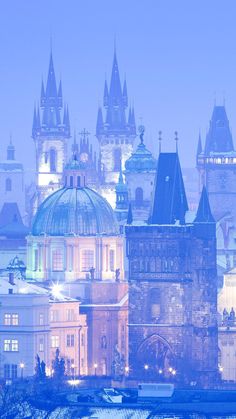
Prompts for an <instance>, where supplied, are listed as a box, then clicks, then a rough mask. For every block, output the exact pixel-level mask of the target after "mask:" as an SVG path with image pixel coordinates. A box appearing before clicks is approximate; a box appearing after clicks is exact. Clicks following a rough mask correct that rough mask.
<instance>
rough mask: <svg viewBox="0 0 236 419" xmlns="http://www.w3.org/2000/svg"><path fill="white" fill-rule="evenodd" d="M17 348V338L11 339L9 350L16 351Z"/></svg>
mask: <svg viewBox="0 0 236 419" xmlns="http://www.w3.org/2000/svg"><path fill="white" fill-rule="evenodd" d="M18 349H19V346H18V340H16V339H13V340H12V341H11V350H12V352H17V351H18Z"/></svg>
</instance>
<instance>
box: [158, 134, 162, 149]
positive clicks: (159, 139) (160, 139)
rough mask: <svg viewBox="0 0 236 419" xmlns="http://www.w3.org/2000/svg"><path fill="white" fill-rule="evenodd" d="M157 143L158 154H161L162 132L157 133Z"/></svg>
mask: <svg viewBox="0 0 236 419" xmlns="http://www.w3.org/2000/svg"><path fill="white" fill-rule="evenodd" d="M158 135H159V137H158V141H159V154H160V153H161V142H162V131H159V132H158Z"/></svg>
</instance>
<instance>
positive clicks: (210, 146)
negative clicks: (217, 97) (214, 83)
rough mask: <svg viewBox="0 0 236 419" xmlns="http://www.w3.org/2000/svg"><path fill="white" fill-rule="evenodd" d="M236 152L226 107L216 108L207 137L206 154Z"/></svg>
mask: <svg viewBox="0 0 236 419" xmlns="http://www.w3.org/2000/svg"><path fill="white" fill-rule="evenodd" d="M231 151H234V145H233V138H232V134H231V132H230V128H229V120H228V118H227V114H226V110H225V107H224V106H214V109H213V113H212V117H211V121H210V127H209V131H208V133H207V136H206V145H205V154H206V155H209V154H210V153H211V152H221V153H222V152H231Z"/></svg>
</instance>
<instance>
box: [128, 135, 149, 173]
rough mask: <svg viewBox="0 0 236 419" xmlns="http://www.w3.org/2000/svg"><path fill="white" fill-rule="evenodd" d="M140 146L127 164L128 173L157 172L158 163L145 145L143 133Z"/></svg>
mask: <svg viewBox="0 0 236 419" xmlns="http://www.w3.org/2000/svg"><path fill="white" fill-rule="evenodd" d="M140 140H141V142H140V144H139V145H138V147H137V149H136V151H135V152H134V153H132V155H131V157H130V158H129V159H128V160H126V162H125V169H126V172H152V171H154V170H156V167H157V161H156V159H154V157H153V155H152V153H151V151H149V150H148V149H147V148H146V146H145V144H144V143H143V132H142V133H141V135H140Z"/></svg>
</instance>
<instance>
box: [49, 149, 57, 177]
mask: <svg viewBox="0 0 236 419" xmlns="http://www.w3.org/2000/svg"><path fill="white" fill-rule="evenodd" d="M49 156H50V157H49V159H50V172H56V171H57V170H56V167H57V153H56V150H54V148H51V150H50V153H49Z"/></svg>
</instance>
